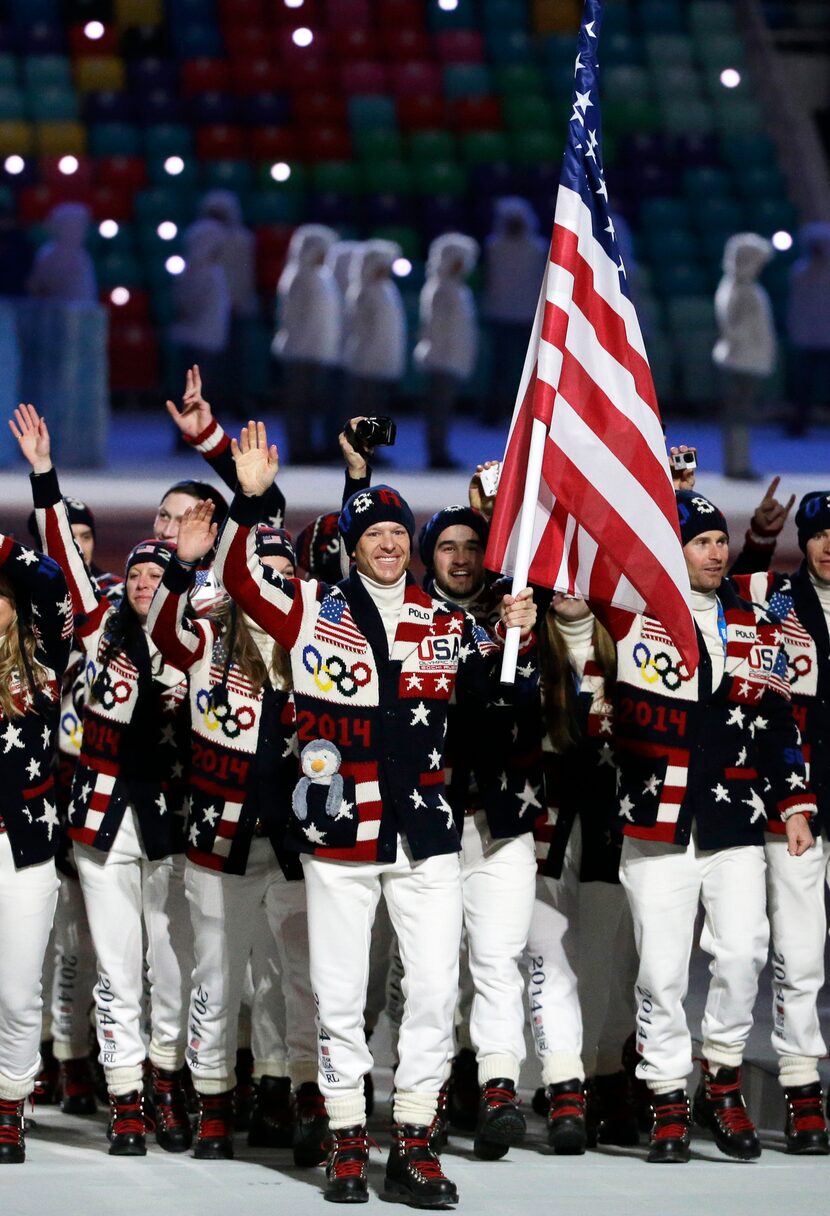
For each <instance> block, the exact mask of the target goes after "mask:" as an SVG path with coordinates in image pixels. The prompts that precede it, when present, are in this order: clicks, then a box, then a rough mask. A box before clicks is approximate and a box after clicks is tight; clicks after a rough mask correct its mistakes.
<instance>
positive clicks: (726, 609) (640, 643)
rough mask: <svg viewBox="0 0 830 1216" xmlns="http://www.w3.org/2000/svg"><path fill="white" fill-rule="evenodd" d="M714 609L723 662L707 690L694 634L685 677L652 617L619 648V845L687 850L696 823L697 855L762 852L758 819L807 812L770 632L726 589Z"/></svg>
mask: <svg viewBox="0 0 830 1216" xmlns="http://www.w3.org/2000/svg"><path fill="white" fill-rule="evenodd" d="M717 600H718V601H719V603H720V605H721V608H722V621H721V623H722V628H723V633H724V637H725V660H724V668H723V674H722V678H721V679H720V681H719V682H718V683H717V684H716V685H715V686H713V680H712V662H711V659H710V657H709V650H708V646H707V644H706V641H705V639H704V635H703V634H702V633H701V631H700V630H699V629H698V645H699V650H700V664H699V666H698V669H697V671H696V672H695V674H694V675H693V676H691V677H690V676H689V675H688V673H687V672H686V669H685V666H684V664H683V662H682V659H681V657H680V655H679V653H678V651H677V649H676V648H675V647H674V645H673V643H672V641H671V639H670V638H669V636H668V635H667V634H666V632H665V630H664V629H663V628H662V626H661V625H660V624H659V622H658V621H655V620H654V619H653V618H651V617H643V616H638V617H636V618H635V619H634V621H633V623H632V625H631V628H630V630H629V632H628V634H627V635H626V636H625V638H623V639H622V641H621V642H620V643H619V644H618V647H617V658H618V671H617V689H616V697H615V719H614V746H615V752H616V758H617V765H618V768H619V774H620V776H619V785H618V790H617V795H618V804H617V810H618V813H619V816H620V820H621V823H622V825H623V830H624V832H625V834H626V835H627V836H635V837H639V838H641V839H646V840H659V841H663V842H665V843H669V844H679V845H685V844H688V842H689V840H690V838H691V832H692V826H693V825H694V826H695V828H696V834H697V843H698V846H699V847H700V848H701V849H722V848H731V847H734V846H738V845H747V844H762V843H763V840H764V829H765V828H766V826H767V819H768V817H770V818H771V817H773V816H774V817H775V818H777V819H786V818H788V817H789V816H790V815H793V814H795V813H796V812H803V813H805V814H807V815H811V814H812V813H813V812H814V811H815V797H814V795H813V794H812V793H811V792H809V789H808V786H807V782H806V770H805V765H804V757H803V755H802V752H801V747H800V738H799V733H798V729H797V727H796V724H795V721H794V719H793V717H792V714H791V712H790V705H789V688H788V684H787V681H786V671H787V667H786V657H785V655H784V653H783V651H782V649H781V644H780V643H781V635H780V624H779V622H778V621H777V620H776V619H775V618H773V617H770V616H768V615H767V614H766V613H765V612H764V611H763V610H762V609H761V608H759V607H758V606H757V605H753V604H750V603H748V602H747V601H746V600H743V599H740V598H739V596H738V595H737V594H736V592H735V590H734V589H733V587H732V586H731V585H730V584H729V583H728V582H724V583H722V584H721V587H720V589H719V590H718V593H717ZM715 611H716V612H717V604H715ZM720 644H721V646H722V647H723V645H724V643H723V642H721V643H720Z"/></svg>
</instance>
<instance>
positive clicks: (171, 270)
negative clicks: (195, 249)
mask: <svg viewBox="0 0 830 1216" xmlns="http://www.w3.org/2000/svg"><path fill="white" fill-rule="evenodd" d="M184 265H185V263H184V258H183V257H179V255H178V254H177V253H174V254H172V256H171V257H169V258H168V259H167V261H166V262H165V263H164V269H165V270H166V271H167V273H168V274H181V273H182V271H183V270H184Z"/></svg>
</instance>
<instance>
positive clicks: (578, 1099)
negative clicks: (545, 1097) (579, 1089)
mask: <svg viewBox="0 0 830 1216" xmlns="http://www.w3.org/2000/svg"><path fill="white" fill-rule="evenodd" d="M566 1115H574V1116H575V1117H576V1118H577V1119H581V1118H583V1117H584V1115H585V1095H584V1094H580V1093H565V1094H557V1095H556V1097H555V1098H553V1099H552V1100H551V1106H550V1116H551V1118H552V1119H554V1118H555V1119H559V1118H564V1117H565V1116H566Z"/></svg>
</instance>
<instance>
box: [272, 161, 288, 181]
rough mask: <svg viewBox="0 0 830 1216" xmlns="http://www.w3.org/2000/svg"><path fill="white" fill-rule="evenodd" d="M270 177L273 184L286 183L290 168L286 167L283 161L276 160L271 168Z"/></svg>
mask: <svg viewBox="0 0 830 1216" xmlns="http://www.w3.org/2000/svg"><path fill="white" fill-rule="evenodd" d="M271 176H272V177H273V179H274V181H275V182H287V181H288V179H289V177H290V176H291V166H290V165H287V164H286V163H285V161H284V160H278V161H277V163H276V164H275V165H272V166H271Z"/></svg>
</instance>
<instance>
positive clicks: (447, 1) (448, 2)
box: [438, 0, 458, 13]
mask: <svg viewBox="0 0 830 1216" xmlns="http://www.w3.org/2000/svg"><path fill="white" fill-rule="evenodd" d="M438 7H439V8H440V9H443V10H444V12H445V13H454V12H455V10H456V9H457V8H458V0H438Z"/></svg>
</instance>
